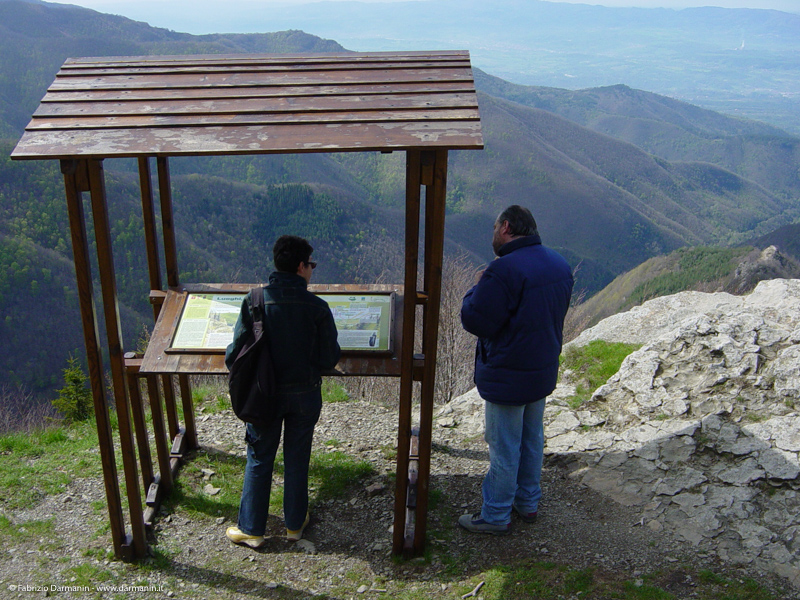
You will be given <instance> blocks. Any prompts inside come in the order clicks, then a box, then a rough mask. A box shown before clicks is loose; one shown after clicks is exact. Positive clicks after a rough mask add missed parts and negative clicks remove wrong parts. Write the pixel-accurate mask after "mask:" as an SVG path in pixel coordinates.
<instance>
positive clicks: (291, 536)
mask: <svg viewBox="0 0 800 600" xmlns="http://www.w3.org/2000/svg"><path fill="white" fill-rule="evenodd" d="M310 520H311V515H309V514H308V513H306V520H305V521H303V524H302V525H301V526H300V529H297V530H292V529H287V530H286V539H287V541H290V542H296V541H298V540H300V539H302V537H303V531H305V529H306V526H307V525H308V522H309V521H310Z"/></svg>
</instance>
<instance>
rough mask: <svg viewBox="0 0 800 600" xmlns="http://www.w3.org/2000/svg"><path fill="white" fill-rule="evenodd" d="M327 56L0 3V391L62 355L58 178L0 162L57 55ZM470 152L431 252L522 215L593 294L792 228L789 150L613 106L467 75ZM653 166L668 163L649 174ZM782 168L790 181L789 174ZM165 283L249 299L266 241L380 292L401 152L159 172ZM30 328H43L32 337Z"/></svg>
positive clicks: (698, 113) (286, 44)
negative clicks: (165, 223)
mask: <svg viewBox="0 0 800 600" xmlns="http://www.w3.org/2000/svg"><path fill="white" fill-rule="evenodd" d="M333 50H335V51H340V52H341V51H344V50H343V49H342V48H341V47H339V46H338V45H337V44H336V43H335V42H330V41H326V40H320V39H318V38H314V37H312V36H308V35H306V34H303V33H302V32H282V33H275V34H258V35H237V36H223V35H210V36H191V35H187V34H180V33H175V32H172V31H167V30H163V29H155V28H151V27H149V26H147V25H146V24H143V23H136V22H133V21H130V20H127V19H123V18H120V17H113V16H110V15H103V14H101V13H96V12H94V11H88V10H84V9H79V8H76V7H64V6H54V5H50V4H47V3H37V4H32V3H26V2H20V1H18V0H0V52H2V53H0V78H1V79H0V110H1V111H2V114H0V132H2V136H0V137H2V138H4V141H3V142H2V143H1V144H0V294H1V296H0V309H2V310H3V314H4V315H6V317H5V323H4V325H3V327H2V328H0V373H2V374H3V375H2V380H3V382H5V383H6V384H14V385H15V384H22V385H25V386H29V387H30V388H32V389H35V390H36V391H37V392H40V393H45V394H46V393H49V392H50V391H51V390H52V389H53V388H54V387H57V385H58V384H59V377H60V369H61V367H62V366H64V365H65V364H66V357H67V356H68V354H69V353H70V352H74V351H78V353H79V354H82V338H81V335H80V322H79V318H78V313H77V302H76V297H75V289H74V281H73V276H72V273H71V264H70V263H71V249H70V239H69V232H68V224H67V216H66V206H65V202H64V196H63V194H64V192H63V182H62V179H61V175H60V173H59V171H58V165H57V164H55V162H53V163H44V162H36V161H33V162H13V161H11V160H10V159H9V158H8V156H9V153H10V152H11V150H12V148H13V146H14V144H15V143H16V141H17V139H18V138H19V135H21V132H22V129H23V127H24V125H25V124H26V123H27V121H28V119H29V118H30V114H31V113H32V112H33V111H34V110H35V108H36V106H37V103H38V100H39V98H41V96H42V95H43V94H44V91H45V89H46V87H47V85H48V84H49V83H50V82H51V81H52V79H53V77H54V75H55V72H56V70H57V69H58V67H59V65H60V64H61V63H62V62H63V60H64V59H65V58H67V57H68V56H71V55H73V56H74V55H84V56H85V55H109V54H114V55H119V54H123V55H124V54H136V55H141V54H150V53H159V54H161V53H174V54H189V53H194V52H215V53H216V52H226V53H237V52H320V51H333ZM477 85H478V87H479V91H480V95H479V102H480V111H481V119H482V127H483V133H484V139H485V144H486V148H485V150H484V151H480V152H452V153H451V155H450V169H449V180H448V194H447V203H448V217H447V230H446V235H447V240H446V249H447V252H448V254H449V255H451V256H452V255H455V254H459V253H464V254H466V255H467V256H468V257H470V259H471V260H472V261H474V262H475V263H476V264H477V263H480V262H485V261H488V260H491V258H492V255H491V246H490V244H489V242H490V237H491V224H492V221H493V219H494V218H495V216H496V215H497V213H498V212H499V210H500V209H502V208H503V207H505V206H507V205H508V204H512V203H520V204H523V205H526V206H529V207H530V208H531V209H532V210H533V212H534V214H535V216H536V218H537V221H538V222H539V225H540V229H541V232H542V236H543V238H544V241H545V243H547V244H548V245H551V246H554V247H556V248H558V249H559V250H560V251H562V252H563V253H564V254H565V256H567V258H568V260H569V261H570V263H571V264H572V265H573V266H574V267H578V266H579V267H580V268H579V271H578V287H579V289H582V290H585V291H586V292H587V293H591V292H593V291H596V290H599V289H601V288H602V287H603V286H605V285H606V284H607V283H608V282H610V281H611V280H612V279H613V278H614V277H615V276H617V275H619V274H620V273H622V272H625V271H628V270H630V269H632V268H634V267H636V266H637V265H639V264H640V263H641V262H643V261H645V260H647V259H649V258H651V257H654V256H658V255H661V254H667V253H669V252H671V251H673V250H676V249H678V248H680V247H682V246H686V245H696V244H730V243H733V242H744V241H747V240H750V239H753V238H754V237H756V236H759V235H765V234H767V233H769V232H770V231H771V230H773V229H776V228H778V227H780V226H785V225H789V224H791V223H792V222H794V221H795V220H797V219H798V217H800V202H798V196H800V193H798V190H800V185H798V183H797V179H798V172H797V168H796V164H797V156H796V153H797V145H798V140H797V139H796V138H792V137H791V136H788V134H785V133H783V132H780V131H779V130H775V129H773V128H769V127H766V126H764V125H761V124H757V123H749V122H743V121H738V120H734V119H730V118H728V117H722V116H720V115H716V114H715V113H710V112H709V111H702V110H700V109H697V108H696V107H691V106H690V105H686V104H683V103H676V102H674V101H672V100H670V99H667V98H663V97H660V96H656V95H654V94H648V93H645V92H640V91H637V90H631V89H629V88H624V87H620V88H603V89H597V90H585V91H583V92H568V91H566V90H555V89H547V88H525V87H520V86H511V85H510V84H507V83H505V82H502V81H501V80H497V79H496V78H493V77H491V76H489V75H484V74H481V73H478V77H477ZM665 155H668V156H665ZM792 161H794V163H793V162H792ZM170 165H171V170H172V188H173V195H174V206H175V224H176V228H177V236H178V240H177V241H178V253H179V264H180V267H181V269H182V273H181V278H182V280H183V281H185V282H189V281H196V282H200V281H230V282H233V281H247V282H255V281H260V280H263V279H264V278H265V277H266V274H267V273H268V271H269V268H270V265H269V252H268V248H269V246H270V245H271V243H272V241H273V240H274V238H275V237H276V236H278V235H280V234H281V233H296V234H299V235H304V236H307V237H309V238H310V239H311V241H312V244H313V245H314V246H315V248H316V252H315V254H316V256H317V258H318V260H319V264H320V268H319V269H318V270H317V271H316V274H315V278H316V280H317V281H319V282H348V281H359V282H369V281H377V280H379V279H380V280H381V281H399V280H400V279H401V275H400V268H401V265H402V243H403V242H402V239H403V238H402V227H403V216H402V215H403V212H402V203H403V198H404V181H405V164H404V155H403V153H399V152H396V153H394V154H388V155H383V154H377V153H376V154H372V153H369V154H366V153H364V154H362V153H358V154H334V155H324V154H318V155H317V154H313V155H294V156H250V157H247V156H246V157H217V158H202V159H201V158H191V157H187V158H173V159H172V160H171V162H170ZM105 171H106V175H107V180H108V181H107V185H108V193H109V198H110V213H111V218H112V235H113V236H114V253H115V256H114V259H115V267H116V272H117V278H118V286H119V293H120V304H121V311H122V313H123V322H124V324H125V331H124V333H125V338H126V347H127V348H132V347H135V346H136V345H137V343H138V340H139V339H140V338H141V337H143V336H146V326H147V324H148V323H150V321H151V319H152V316H151V315H152V313H151V310H150V306H149V304H148V301H147V295H148V291H149V290H148V287H149V285H148V282H147V271H146V267H145V258H144V241H143V233H142V227H141V221H142V217H141V203H140V200H139V190H138V176H137V174H136V172H135V164H134V163H133V162H132V161H130V160H126V159H116V160H107V161H106V163H105ZM41 315H52V318H50V317H49V316H48V318H44V319H43V318H42V316H41Z"/></svg>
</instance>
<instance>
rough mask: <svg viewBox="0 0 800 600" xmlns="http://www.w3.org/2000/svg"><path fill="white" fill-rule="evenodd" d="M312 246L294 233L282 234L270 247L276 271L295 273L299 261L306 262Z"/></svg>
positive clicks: (312, 249)
mask: <svg viewBox="0 0 800 600" xmlns="http://www.w3.org/2000/svg"><path fill="white" fill-rule="evenodd" d="M313 251H314V248H312V247H311V244H309V243H308V241H307V240H304V239H303V238H301V237H298V236H296V235H282V236H281V237H279V238H278V240H277V241H276V242H275V246H273V248H272V256H273V262H274V263H275V268H276V269H278V271H283V272H284V273H297V267H299V266H300V263H307V262H308V259H309V258H311V253H312V252H313Z"/></svg>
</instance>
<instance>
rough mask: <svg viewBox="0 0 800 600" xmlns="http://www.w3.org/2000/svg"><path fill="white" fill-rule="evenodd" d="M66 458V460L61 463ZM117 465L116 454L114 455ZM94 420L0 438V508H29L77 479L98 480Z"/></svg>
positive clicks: (99, 461)
mask: <svg viewBox="0 0 800 600" xmlns="http://www.w3.org/2000/svg"><path fill="white" fill-rule="evenodd" d="M64 457H69V460H64ZM116 459H117V462H118V463H121V457H120V456H119V452H117V453H116ZM102 475H103V466H102V462H101V460H100V451H99V444H98V441H97V428H96V426H95V423H94V420H93V419H91V420H89V421H82V422H76V423H73V424H72V425H68V426H64V427H50V428H47V429H43V430H40V431H34V432H25V433H7V434H5V435H3V436H0V506H2V507H3V508H5V509H11V510H13V509H19V508H23V507H29V506H32V505H34V504H36V503H37V502H40V501H41V500H42V499H43V498H44V497H45V496H48V495H51V494H57V493H60V492H63V491H64V489H65V488H66V486H67V485H68V484H69V483H70V482H71V481H73V480H74V479H76V478H78V477H102Z"/></svg>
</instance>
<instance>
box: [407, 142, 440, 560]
mask: <svg viewBox="0 0 800 600" xmlns="http://www.w3.org/2000/svg"><path fill="white" fill-rule="evenodd" d="M446 189H447V150H439V151H436V153H435V162H434V170H433V181H432V184H431V185H428V186H426V190H425V242H426V243H425V291H426V292H427V295H428V301H427V302H426V303H425V306H424V308H423V312H424V315H425V318H424V321H423V322H424V325H423V331H422V338H423V339H422V348H423V350H422V351H423V352H424V354H425V365H424V367H423V379H422V390H421V395H420V424H419V475H418V478H417V510H416V522H415V527H414V552H415V554H421V553H422V552H423V550H424V549H425V534H426V532H427V527H428V492H429V484H430V470H431V446H432V444H433V404H434V400H435V391H436V356H437V346H438V339H439V313H440V308H441V296H442V263H443V257H444V219H445V203H446V199H447V196H446Z"/></svg>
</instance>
